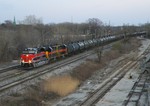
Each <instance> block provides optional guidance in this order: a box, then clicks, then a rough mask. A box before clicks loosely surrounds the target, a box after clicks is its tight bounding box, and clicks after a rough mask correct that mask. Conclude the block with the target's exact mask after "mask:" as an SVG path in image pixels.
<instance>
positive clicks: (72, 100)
mask: <svg viewBox="0 0 150 106" xmlns="http://www.w3.org/2000/svg"><path fill="white" fill-rule="evenodd" d="M149 44H150V40H147V39H142V46H141V47H140V48H139V51H138V55H140V54H142V53H143V51H144V50H145V49H146V48H147V47H148V45H149ZM134 55H137V52H135V51H134V52H131V53H130V54H125V55H123V56H121V57H120V58H117V59H115V60H113V61H111V62H110V64H109V65H108V66H107V67H105V68H104V69H101V71H97V72H95V74H94V75H92V77H90V78H89V79H88V80H86V81H85V82H84V83H83V84H82V86H80V87H79V89H78V90H76V91H75V92H74V93H72V94H70V95H68V96H66V97H64V98H62V99H61V100H60V101H57V102H54V103H53V106H76V103H80V102H81V101H83V100H85V99H86V98H87V96H88V94H90V93H92V92H93V91H94V90H95V89H97V88H98V87H99V86H100V85H101V83H102V81H103V80H105V79H107V77H109V76H107V73H111V72H112V70H114V69H115V67H116V66H117V64H118V63H119V62H121V60H123V59H124V58H125V57H130V58H132V57H133V56H134ZM93 58H94V57H93ZM139 73H140V70H130V71H129V72H128V73H127V74H126V75H125V77H124V78H123V79H122V80H121V81H120V82H119V83H118V84H116V85H115V86H114V87H113V88H112V89H111V90H110V92H108V93H107V94H106V95H105V96H104V97H103V98H102V99H101V101H99V102H98V103H97V104H96V106H121V105H122V103H123V101H124V100H125V99H126V96H127V95H128V93H129V91H130V90H131V88H132V86H133V84H134V83H135V81H136V80H137V78H138V76H139ZM130 74H132V75H133V78H132V79H129V75H130ZM103 76H105V78H104V77H103ZM50 104H51V103H50ZM51 105H52V104H51Z"/></svg>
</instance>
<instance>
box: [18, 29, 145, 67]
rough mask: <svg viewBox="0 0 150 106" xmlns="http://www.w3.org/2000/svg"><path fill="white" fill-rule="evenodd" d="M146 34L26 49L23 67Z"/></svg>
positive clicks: (107, 37) (113, 36)
mask: <svg viewBox="0 0 150 106" xmlns="http://www.w3.org/2000/svg"><path fill="white" fill-rule="evenodd" d="M142 34H145V32H136V33H133V34H126V35H124V34H122V35H118V36H115V35H109V36H103V37H101V38H96V39H91V40H82V41H78V42H72V43H68V44H63V45H58V44H57V45H53V46H49V45H47V46H42V47H36V48H26V49H24V51H23V52H22V54H21V62H20V64H21V67H38V66H41V65H44V64H47V63H49V62H50V61H51V60H55V59H57V58H61V57H65V56H67V55H73V54H76V53H78V52H82V51H85V50H88V49H90V48H94V47H97V46H101V45H105V44H108V43H110V42H114V41H117V40H120V39H123V38H124V37H126V36H139V35H142Z"/></svg>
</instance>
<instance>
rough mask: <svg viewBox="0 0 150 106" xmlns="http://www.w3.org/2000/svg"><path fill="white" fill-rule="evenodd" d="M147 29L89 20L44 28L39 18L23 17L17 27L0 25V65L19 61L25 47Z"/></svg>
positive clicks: (143, 26) (9, 23)
mask: <svg viewBox="0 0 150 106" xmlns="http://www.w3.org/2000/svg"><path fill="white" fill-rule="evenodd" d="M149 27H150V24H145V25H142V26H140V27H139V26H129V25H124V26H118V27H112V26H110V25H106V24H105V23H103V22H102V21H101V20H100V19H98V18H90V19H88V20H87V21H86V22H84V23H70V22H65V23H59V24H54V23H53V24H46V25H45V24H43V22H42V19H41V18H37V17H35V16H34V15H30V16H27V17H25V19H24V20H22V21H20V22H19V24H17V25H16V24H14V22H12V21H9V20H6V21H5V23H3V24H1V25H0V62H3V61H11V60H13V59H18V58H19V57H20V54H21V52H22V50H23V49H24V48H25V47H38V46H41V45H53V44H56V43H57V44H62V43H69V42H73V41H79V40H85V39H92V38H97V37H100V36H103V35H108V34H120V33H126V32H130V33H132V32H135V31H140V30H141V29H142V28H144V29H146V30H149ZM142 30H143V29H142Z"/></svg>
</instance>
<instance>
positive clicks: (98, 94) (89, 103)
mask: <svg viewBox="0 0 150 106" xmlns="http://www.w3.org/2000/svg"><path fill="white" fill-rule="evenodd" d="M149 50H150V46H149V47H148V48H147V49H146V50H145V52H143V53H142V55H140V56H138V57H137V59H136V61H129V62H128V63H127V64H125V65H124V66H123V67H121V68H120V69H119V70H118V71H117V72H115V73H114V74H113V75H112V76H111V77H110V78H109V79H107V80H106V81H105V82H103V83H102V85H101V86H100V87H99V88H98V89H97V90H96V91H94V92H93V93H92V94H91V95H89V97H88V98H87V99H86V100H85V101H83V102H82V103H79V106H93V105H95V104H96V103H97V102H98V101H99V100H100V99H101V98H102V97H103V96H104V95H105V94H106V93H107V92H108V91H109V90H110V89H111V88H112V87H113V86H114V85H116V84H117V82H119V81H120V80H121V79H122V78H123V77H124V76H125V74H126V73H127V72H128V71H129V70H130V69H131V68H134V69H136V68H137V66H138V61H137V60H139V59H140V58H142V57H143V56H145V55H147V54H148V53H149V52H148V51H149ZM141 76H142V75H140V77H141ZM143 79H147V78H145V77H144V78H143ZM141 81H143V80H141ZM139 82H140V80H139ZM145 82H146V80H145ZM145 82H144V85H143V86H145ZM137 85H138V84H137ZM143 86H142V88H143ZM133 88H135V87H133ZM132 93H133V92H132ZM141 94H142V93H141V92H140V96H139V98H138V100H137V101H139V99H140V97H141ZM131 95H133V94H130V96H129V99H128V100H126V101H125V106H127V105H126V104H128V102H129V101H130V98H131ZM137 101H136V103H138V102H137ZM136 106H137V105H136Z"/></svg>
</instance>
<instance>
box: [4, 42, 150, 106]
mask: <svg viewBox="0 0 150 106" xmlns="http://www.w3.org/2000/svg"><path fill="white" fill-rule="evenodd" d="M141 41H142V46H141V47H140V48H139V51H138V52H135V51H133V52H131V53H129V54H127V53H125V54H124V55H123V56H121V57H119V58H117V59H113V58H116V57H113V56H110V54H111V53H112V54H115V53H117V52H111V53H109V54H107V53H106V55H108V56H106V57H107V58H105V59H106V60H107V61H109V59H110V60H112V59H113V60H112V61H110V62H109V64H107V63H105V62H104V61H103V62H102V63H103V64H101V65H96V64H93V61H95V59H96V58H97V55H96V54H93V55H92V56H89V57H88V58H86V59H83V60H80V61H77V62H75V63H71V64H69V65H67V66H64V67H62V68H60V69H57V70H55V71H53V72H51V73H49V74H46V75H45V76H42V77H40V78H39V82H41V81H44V83H42V84H41V83H40V84H38V85H36V86H33V88H34V89H31V90H30V91H31V92H30V91H29V90H28V93H27V92H26V95H24V97H23V98H22V97H20V95H19V96H18V95H17V97H16V98H17V100H21V101H23V102H26V101H28V102H29V105H28V106H32V105H33V104H34V105H35V104H36V105H37V106H41V105H43V106H51V105H53V106H69V105H70V106H75V105H76V103H80V102H81V101H83V100H85V99H86V98H87V96H88V95H89V94H90V93H92V92H93V91H94V90H96V89H97V88H98V87H99V86H100V85H101V83H102V82H103V81H104V80H105V79H107V78H108V77H109V75H110V74H112V73H113V72H114V70H115V68H116V67H117V66H118V65H119V64H123V63H124V62H125V58H130V59H132V58H133V57H134V55H137V53H138V54H139V55H140V54H142V52H143V51H144V50H145V48H147V46H148V45H149V44H150V40H141ZM134 44H136V42H135V43H134ZM125 46H126V47H128V46H129V45H125ZM91 61H92V62H91ZM87 63H88V64H90V65H92V68H91V67H88V64H87ZM101 67H104V68H102V69H101ZM99 68H100V70H98V69H99ZM78 69H80V71H76V70H78ZM85 70H86V71H87V72H88V75H85V74H86V73H85V72H86V71H85ZM94 70H98V71H94ZM83 71H85V72H84V73H82V72H83ZM90 71H94V72H90ZM93 73H94V74H93ZM130 73H131V72H129V73H127V75H126V76H125V77H124V78H123V79H122V80H121V81H120V82H119V83H118V84H119V85H118V84H117V85H116V86H115V87H116V88H115V87H114V88H113V89H112V90H111V91H110V92H109V93H108V94H106V95H105V96H104V98H103V99H102V100H101V101H100V102H98V103H97V106H110V105H111V106H120V105H121V104H122V101H123V100H125V98H126V95H127V94H128V92H129V89H131V87H132V86H133V84H134V82H135V80H136V79H137V77H138V71H134V70H132V74H133V79H132V80H129V79H128V75H129V74H130ZM75 74H78V77H77V76H75ZM80 74H81V75H80ZM92 74H93V75H92ZM68 75H69V76H68ZM91 75H92V76H91ZM59 76H61V77H59ZM36 82H38V81H37V80H36ZM57 83H58V84H57ZM126 84H128V86H126V88H125V87H124V85H126ZM39 88H40V91H39ZM41 88H42V90H41ZM56 88H57V89H56ZM66 89H67V90H66ZM42 91H46V92H44V93H43V92H42ZM52 91H53V92H52ZM114 95H115V97H116V98H114ZM43 97H44V98H43ZM120 97H121V98H120ZM11 98H12V97H11ZM6 102H8V101H6ZM13 102H14V101H13ZM13 102H12V103H13ZM10 103H11V101H10ZM12 103H11V104H12ZM18 103H19V104H18V105H16V106H19V105H20V102H18ZM23 104H24V105H22V106H26V105H27V104H26V103H23ZM8 106H11V105H8Z"/></svg>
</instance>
